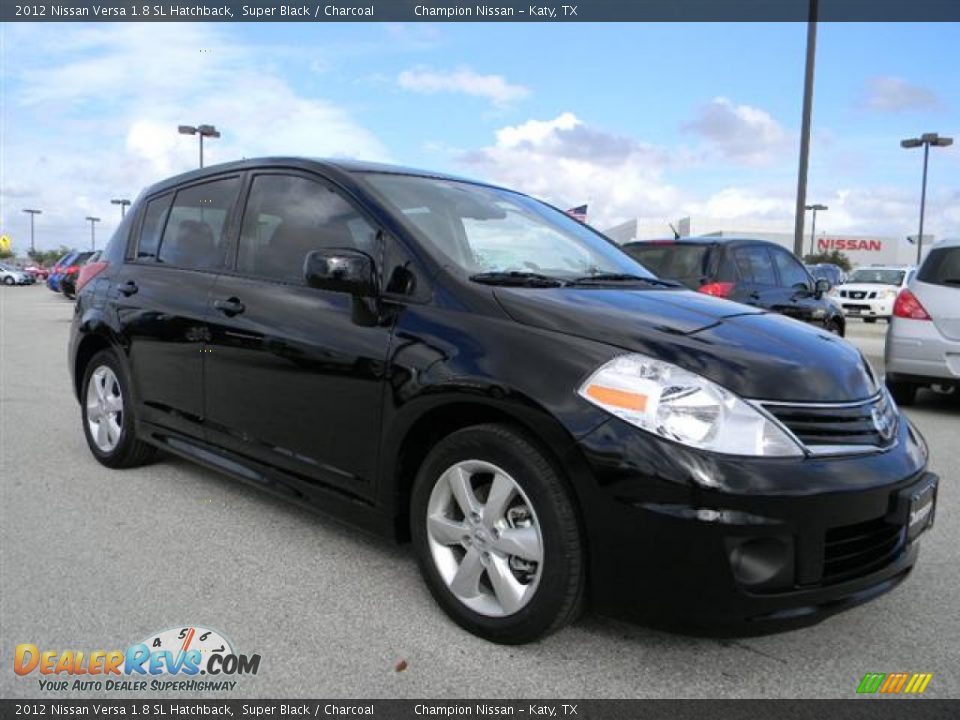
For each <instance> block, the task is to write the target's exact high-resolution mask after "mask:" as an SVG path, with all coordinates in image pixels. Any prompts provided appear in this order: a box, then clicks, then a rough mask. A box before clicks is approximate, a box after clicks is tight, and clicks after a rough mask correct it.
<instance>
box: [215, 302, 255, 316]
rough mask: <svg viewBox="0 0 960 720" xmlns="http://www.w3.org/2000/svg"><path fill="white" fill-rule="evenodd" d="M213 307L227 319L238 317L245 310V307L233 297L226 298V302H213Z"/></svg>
mask: <svg viewBox="0 0 960 720" xmlns="http://www.w3.org/2000/svg"><path fill="white" fill-rule="evenodd" d="M213 306H214V307H215V308H216V309H217V310H219V311H220V312H222V313H223V314H224V315H226V316H227V317H233V316H234V315H239V314H240V313H242V312H243V311H244V310H246V309H247V306H246V305H244V304H243V303H242V302H240V300H239V299H238V298H235V297H232V298H227V299H226V300H214V301H213Z"/></svg>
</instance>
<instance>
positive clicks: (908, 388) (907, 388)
mask: <svg viewBox="0 0 960 720" xmlns="http://www.w3.org/2000/svg"><path fill="white" fill-rule="evenodd" d="M886 385H887V390H889V391H890V394H891V395H892V396H893V399H894V400H895V401H896V402H897V405H913V403H914V401H915V400H916V399H917V389H918V387H919V386H918V385H917V384H916V383H911V382H903V381H902V380H889V379H888V380H887V381H886Z"/></svg>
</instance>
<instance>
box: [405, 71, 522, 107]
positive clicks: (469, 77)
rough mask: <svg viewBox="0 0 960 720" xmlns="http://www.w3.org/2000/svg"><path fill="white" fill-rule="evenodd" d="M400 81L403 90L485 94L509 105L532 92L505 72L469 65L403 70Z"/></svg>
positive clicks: (428, 92) (473, 94)
mask: <svg viewBox="0 0 960 720" xmlns="http://www.w3.org/2000/svg"><path fill="white" fill-rule="evenodd" d="M397 84H398V85H399V86H400V87H401V88H403V89H404V90H410V91H411V92H417V93H425V94H433V93H441V92H445V93H462V94H464V95H472V96H474V97H481V98H486V99H487V100H490V101H491V102H493V103H494V104H495V105H507V104H509V103H511V102H513V101H515V100H522V99H523V98H525V97H527V95H529V94H530V91H529V90H528V89H527V88H525V87H524V86H522V85H513V84H511V83H509V82H507V80H506V79H505V78H504V77H503V76H502V75H480V74H479V73H476V72H474V71H473V70H471V69H470V68H467V67H463V68H458V69H457V70H453V71H448V72H444V71H439V70H430V69H429V68H417V69H414V70H404V71H403V72H401V73H400V75H399V76H398V77H397Z"/></svg>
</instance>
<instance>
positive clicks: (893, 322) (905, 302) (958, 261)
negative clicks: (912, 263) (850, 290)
mask: <svg viewBox="0 0 960 720" xmlns="http://www.w3.org/2000/svg"><path fill="white" fill-rule="evenodd" d="M884 360H885V362H886V372H887V375H886V381H887V387H888V388H889V389H890V392H891V393H892V394H893V397H894V399H896V401H897V402H898V403H900V404H901V405H909V404H910V403H912V402H913V399H914V397H915V396H916V393H917V388H920V387H934V388H936V389H938V390H943V391H947V392H957V391H958V388H960V239H955V240H943V241H941V242H939V243H937V244H936V245H934V246H933V248H931V250H930V253H929V254H928V255H927V257H926V259H925V260H924V262H923V265H921V266H920V269H919V270H918V271H917V274H916V275H915V276H914V278H913V280H911V281H910V284H909V285H908V286H907V287H906V288H904V289H903V290H901V291H900V294H899V295H898V296H897V300H896V302H895V303H894V308H893V317H892V318H891V319H890V327H889V328H888V330H887V342H886V349H885V351H884Z"/></svg>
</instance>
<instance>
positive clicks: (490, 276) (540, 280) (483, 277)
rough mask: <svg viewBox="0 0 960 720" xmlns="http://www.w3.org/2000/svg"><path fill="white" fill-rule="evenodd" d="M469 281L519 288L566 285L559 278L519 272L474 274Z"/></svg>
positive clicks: (496, 271) (497, 271)
mask: <svg viewBox="0 0 960 720" xmlns="http://www.w3.org/2000/svg"><path fill="white" fill-rule="evenodd" d="M470 279H471V280H473V281H474V282H478V283H483V284H485V285H517V286H521V287H561V286H563V285H565V284H566V283H565V282H564V281H563V280H561V279H560V278H556V277H551V276H550V275H543V274H541V273H535V272H524V271H520V270H509V271H500V270H494V271H491V272H482V273H475V274H473V275H471V276H470Z"/></svg>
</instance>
